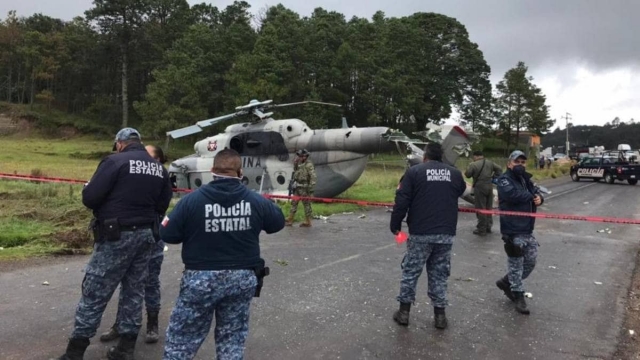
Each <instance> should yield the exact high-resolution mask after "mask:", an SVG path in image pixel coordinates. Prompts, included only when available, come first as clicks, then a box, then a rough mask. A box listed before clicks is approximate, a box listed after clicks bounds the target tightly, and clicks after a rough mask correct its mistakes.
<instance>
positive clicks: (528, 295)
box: [524, 292, 533, 299]
mask: <svg viewBox="0 0 640 360" xmlns="http://www.w3.org/2000/svg"><path fill="white" fill-rule="evenodd" d="M524 296H525V297H528V298H529V299H531V298H533V294H532V293H530V292H528V293H524Z"/></svg>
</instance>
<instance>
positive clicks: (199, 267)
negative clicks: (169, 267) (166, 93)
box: [160, 149, 284, 360]
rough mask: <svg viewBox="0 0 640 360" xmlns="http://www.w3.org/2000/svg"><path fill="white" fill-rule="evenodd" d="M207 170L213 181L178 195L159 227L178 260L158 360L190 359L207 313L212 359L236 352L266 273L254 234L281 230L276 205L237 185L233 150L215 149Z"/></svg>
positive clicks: (239, 169)
mask: <svg viewBox="0 0 640 360" xmlns="http://www.w3.org/2000/svg"><path fill="white" fill-rule="evenodd" d="M212 173H213V181H211V182H210V183H209V184H207V185H203V186H201V187H200V188H198V190H196V191H194V192H192V193H190V194H188V195H187V196H185V197H183V198H182V199H181V200H180V201H179V202H178V204H176V207H175V208H174V210H173V211H172V212H171V214H169V215H168V216H167V217H165V219H164V221H163V222H162V227H161V228H160V235H161V237H162V239H163V240H164V241H165V242H166V243H168V244H180V243H182V259H183V261H184V265H185V270H184V272H183V274H182V282H181V283H180V295H179V297H178V300H177V301H176V305H175V307H174V308H173V312H172V313H171V318H170V320H169V327H168V328H167V335H166V342H165V347H164V357H163V359H164V360H184V359H193V358H194V357H195V355H196V353H197V352H198V349H199V348H200V346H201V345H202V343H203V342H204V341H205V339H206V337H207V334H208V333H209V329H210V327H211V322H212V320H213V317H214V316H215V330H214V336H215V342H216V355H217V356H216V357H217V359H219V360H229V359H234V360H235V359H242V358H243V354H244V347H245V341H246V339H247V335H248V332H249V310H250V307H251V299H252V298H253V297H254V296H257V295H259V294H258V293H256V289H259V287H260V284H261V283H262V278H263V277H264V275H265V273H264V271H263V270H264V269H265V266H264V260H263V259H261V258H260V243H259V235H260V233H261V232H262V231H263V230H264V231H265V232H266V233H268V234H272V233H275V232H277V231H280V230H282V229H283V228H284V215H283V214H282V210H280V208H278V206H276V205H275V204H274V203H272V202H271V201H269V200H267V199H265V198H264V197H262V196H260V195H259V194H258V193H256V192H253V191H250V190H249V189H248V188H247V187H246V186H245V185H244V184H242V182H241V180H242V160H241V159H240V155H239V154H238V153H237V152H236V151H235V150H231V149H225V150H222V151H220V152H219V153H217V154H216V156H215V158H214V165H213V169H212Z"/></svg>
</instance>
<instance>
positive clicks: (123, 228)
mask: <svg viewBox="0 0 640 360" xmlns="http://www.w3.org/2000/svg"><path fill="white" fill-rule="evenodd" d="M151 228H153V224H144V225H120V231H136V230H143V229H151Z"/></svg>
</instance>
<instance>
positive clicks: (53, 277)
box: [0, 179, 640, 360]
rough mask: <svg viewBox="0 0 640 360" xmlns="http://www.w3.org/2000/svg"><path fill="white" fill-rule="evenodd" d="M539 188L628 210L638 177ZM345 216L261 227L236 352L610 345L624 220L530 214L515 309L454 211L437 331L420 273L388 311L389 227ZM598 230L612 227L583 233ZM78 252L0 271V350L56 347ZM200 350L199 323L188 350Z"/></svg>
mask: <svg viewBox="0 0 640 360" xmlns="http://www.w3.org/2000/svg"><path fill="white" fill-rule="evenodd" d="M578 188H580V189H578ZM550 189H551V190H553V191H554V194H552V195H551V196H549V198H548V200H547V202H546V203H545V205H544V206H543V207H542V210H541V211H546V212H555V213H572V214H581V215H588V214H589V215H602V216H619V217H638V216H639V215H640V202H638V194H639V192H640V187H638V186H630V185H627V184H626V183H625V184H619V185H608V184H603V183H592V182H589V181H583V182H580V183H572V182H567V181H566V180H564V179H563V180H558V181H555V183H553V184H551V185H550ZM576 189H578V190H576ZM567 191H568V193H567ZM563 192H564V194H563ZM585 202H588V204H586V203H585ZM359 215H360V213H356V214H352V215H335V216H331V217H330V218H329V219H328V220H327V222H326V223H324V222H322V221H320V220H317V221H316V222H315V224H314V227H313V228H311V229H304V228H303V229H301V228H298V227H293V228H286V229H285V230H283V231H282V232H281V233H280V234H278V235H275V236H273V235H272V236H264V237H263V238H262V244H263V245H262V248H263V256H264V258H265V259H266V260H267V262H268V264H269V265H270V266H271V269H272V274H271V276H269V277H267V278H266V279H265V287H264V289H263V294H262V297H260V298H258V299H255V301H254V302H253V304H252V314H251V327H250V336H249V339H248V341H247V351H246V358H247V359H392V358H393V359H433V358H438V359H440V358H443V359H515V358H517V359H584V358H589V359H608V358H610V356H611V354H613V352H614V351H615V347H616V344H617V338H618V336H619V334H620V327H621V326H622V320H623V316H624V303H625V298H626V293H627V290H628V287H629V284H630V279H631V275H632V272H633V270H634V263H635V261H634V260H635V256H636V254H637V252H638V244H637V226H631V225H611V224H602V223H586V222H575V221H562V220H544V219H543V220H538V222H537V231H536V235H537V238H538V240H539V242H540V243H541V247H540V251H539V258H538V265H537V267H536V269H535V270H534V272H533V274H532V276H531V277H530V279H529V280H528V281H526V282H525V285H526V287H527V291H530V292H531V293H532V294H533V298H532V299H529V300H528V302H529V307H530V309H531V311H532V313H531V315H529V316H524V315H520V314H518V313H516V311H515V310H514V309H513V305H512V304H511V303H510V302H509V301H508V300H507V299H506V297H505V296H504V295H503V294H502V292H501V291H500V290H498V289H497V288H496V287H495V285H494V282H495V280H496V279H497V278H498V277H500V276H501V275H502V274H503V273H504V271H505V270H506V255H505V254H504V250H503V247H502V241H501V240H500V238H499V235H498V234H494V235H492V236H490V237H486V238H479V237H477V236H474V235H473V234H472V233H471V231H472V230H473V225H474V223H475V215H473V214H465V213H463V214H461V215H460V222H459V227H458V231H459V233H458V237H457V239H456V242H455V245H454V247H453V252H454V256H453V258H452V272H451V277H450V281H449V300H450V303H451V306H450V307H449V308H448V310H447V314H448V318H449V328H448V329H447V330H445V331H440V330H437V329H435V328H434V327H433V315H432V308H431V306H430V305H429V299H428V297H427V295H426V276H424V274H423V277H421V279H420V283H419V288H418V298H417V302H416V305H415V306H414V307H413V308H412V312H411V323H410V325H409V327H408V328H401V327H398V326H396V324H395V323H394V322H393V320H392V318H391V316H392V313H393V311H394V310H395V309H396V308H397V302H396V300H395V296H396V295H397V292H398V289H399V278H400V266H399V264H400V261H401V259H402V256H403V250H404V249H403V247H398V246H397V245H396V244H395V242H394V240H393V238H392V236H391V235H390V233H389V231H388V219H389V213H387V212H386V211H385V210H384V209H376V210H372V211H369V212H367V213H366V217H365V218H362V219H361V218H359V217H358V216H359ZM495 221H496V222H497V219H496V220H495ZM605 227H608V228H609V229H611V232H612V233H611V234H607V233H598V232H597V230H599V229H603V228H605ZM496 228H497V226H496ZM165 254H166V257H165V263H164V267H163V271H162V274H161V279H162V290H163V311H162V313H161V318H160V321H161V326H162V327H163V328H164V327H166V325H167V320H168V317H169V314H170V311H171V309H172V307H173V304H174V301H175V299H176V296H177V292H178V285H179V279H180V275H181V269H182V264H181V261H180V248H179V247H177V246H172V247H170V250H169V252H168V253H165ZM87 259H88V257H86V256H78V257H73V258H69V260H66V262H62V263H58V264H55V265H47V266H40V267H32V268H27V269H22V270H16V271H14V272H9V273H3V274H0V289H2V291H0V358H1V359H5V360H13V359H23V360H26V359H49V358H53V357H55V356H58V355H59V354H61V353H62V352H63V351H64V348H65V346H66V339H67V336H68V335H69V333H70V331H71V327H72V324H73V314H74V309H75V306H76V304H77V302H78V299H79V293H80V282H81V280H82V277H83V272H82V269H83V267H84V265H85V263H86V261H87ZM276 260H282V261H286V265H284V264H285V263H284V262H280V264H282V265H279V264H278V263H277V262H276ZM43 281H48V282H49V283H50V285H49V286H44V285H42V282H43ZM595 282H601V283H602V284H596V283H595ZM114 300H115V298H114ZM115 306H116V302H115V301H113V302H112V303H110V304H109V307H108V308H107V311H106V313H105V315H104V318H103V322H102V324H101V326H100V329H99V332H102V331H105V330H106V329H107V328H108V327H109V326H110V325H111V324H112V322H113V319H114V316H115V310H116V309H115ZM142 331H144V326H143V329H142ZM163 341H164V334H162V337H161V342H160V343H158V344H155V345H147V344H144V343H143V342H142V341H139V343H138V346H137V350H136V356H137V359H160V358H161V356H162V342H163ZM106 349H107V345H106V344H103V343H100V342H99V341H98V339H97V337H96V338H94V339H92V344H91V346H90V347H89V349H88V351H87V355H86V356H85V359H104V358H106V357H105V353H106ZM214 357H215V351H214V341H213V331H211V333H210V335H209V338H208V339H207V341H206V342H205V344H203V346H202V348H201V350H200V352H199V354H198V357H197V358H198V359H213V358H214Z"/></svg>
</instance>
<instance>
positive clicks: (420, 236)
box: [390, 143, 467, 329]
mask: <svg viewBox="0 0 640 360" xmlns="http://www.w3.org/2000/svg"><path fill="white" fill-rule="evenodd" d="M466 188H467V186H466V184H465V182H464V179H463V178H462V173H461V172H460V171H459V170H458V169H456V168H454V167H452V166H449V165H447V164H443V163H442V147H441V146H440V144H435V143H430V144H428V145H427V146H426V148H425V152H424V162H423V163H422V164H419V165H415V166H413V167H411V168H409V169H408V170H407V172H406V173H405V175H404V176H403V178H402V181H401V182H400V184H399V185H398V189H397V190H396V198H395V205H394V207H393V212H392V214H391V223H390V230H391V232H392V233H393V234H396V235H397V234H398V233H399V232H400V230H401V227H402V220H403V219H404V217H405V214H406V213H407V211H408V212H409V215H408V217H407V225H408V226H409V239H408V241H407V252H406V254H405V256H404V259H403V260H402V265H401V268H402V281H401V283H400V294H399V295H398V297H397V300H398V301H399V302H400V309H399V310H398V311H396V312H395V313H394V314H393V319H394V320H395V321H396V322H397V323H398V324H400V325H403V326H407V325H409V311H410V309H411V304H412V303H413V302H414V301H415V296H416V286H417V284H418V279H419V277H420V275H421V274H422V269H423V267H426V269H427V276H428V278H429V290H428V295H429V298H430V299H431V305H433V309H434V317H435V327H436V328H438V329H445V328H446V327H447V318H446V316H445V307H446V306H447V298H446V293H447V279H448V278H449V275H450V270H451V247H452V245H453V240H454V237H455V235H456V226H457V223H458V198H459V197H460V196H462V194H464V191H465V190H466Z"/></svg>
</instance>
